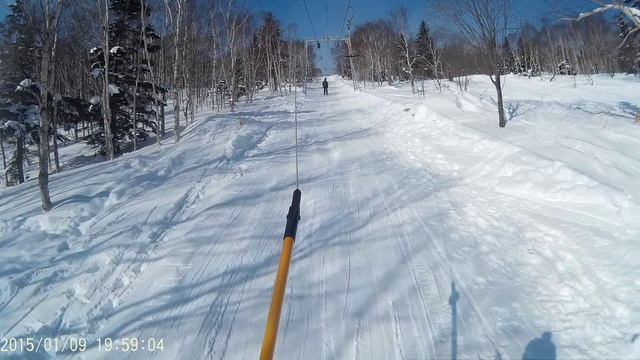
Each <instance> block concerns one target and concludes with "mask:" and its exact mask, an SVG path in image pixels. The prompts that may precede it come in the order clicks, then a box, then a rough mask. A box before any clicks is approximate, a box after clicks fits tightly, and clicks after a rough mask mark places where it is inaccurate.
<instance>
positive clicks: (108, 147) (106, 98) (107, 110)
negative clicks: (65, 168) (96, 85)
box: [102, 0, 116, 160]
mask: <svg viewBox="0 0 640 360" xmlns="http://www.w3.org/2000/svg"><path fill="white" fill-rule="evenodd" d="M103 29H104V50H103V53H104V84H103V89H102V119H103V121H104V145H105V152H106V155H107V160H113V159H114V158H115V157H116V154H115V149H114V146H113V134H112V133H111V100H110V97H111V96H110V94H109V54H110V51H109V2H108V1H107V0H105V19H104V21H103Z"/></svg>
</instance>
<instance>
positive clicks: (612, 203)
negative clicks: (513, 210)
mask: <svg viewBox="0 0 640 360" xmlns="http://www.w3.org/2000/svg"><path fill="white" fill-rule="evenodd" d="M491 182H492V183H493V184H492V185H493V187H494V189H495V190H496V191H498V192H501V193H504V194H509V195H513V196H519V197H522V198H525V199H528V200H531V201H549V202H563V203H566V204H567V205H569V204H570V205H571V206H573V207H574V208H580V207H582V206H584V205H589V206H590V210H591V211H590V212H591V213H592V214H593V211H596V212H598V213H603V214H605V215H606V214H608V215H609V217H616V216H621V215H623V211H624V210H626V209H628V208H629V206H630V203H629V199H628V198H627V196H626V195H625V194H624V192H622V191H621V190H619V189H615V188H613V187H611V186H609V185H606V184H601V183H599V182H598V181H596V180H594V179H592V178H590V177H588V176H586V175H584V174H581V173H579V172H577V171H575V170H573V169H571V168H569V167H568V166H567V165H566V164H564V163H562V162H559V161H549V160H546V159H542V158H536V157H533V156H530V155H528V154H527V155H525V154H523V153H522V151H518V152H516V153H514V154H512V155H510V156H509V157H507V158H506V159H505V160H504V161H502V162H501V165H500V166H499V167H498V168H496V169H495V179H494V180H493V181H491ZM491 182H490V183H491Z"/></svg>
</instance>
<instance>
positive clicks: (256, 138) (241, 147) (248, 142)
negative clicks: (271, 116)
mask: <svg viewBox="0 0 640 360" xmlns="http://www.w3.org/2000/svg"><path fill="white" fill-rule="evenodd" d="M269 127H270V125H269V124H265V123H261V122H258V121H255V120H252V119H240V120H238V121H237V124H236V126H235V129H232V130H231V131H236V134H235V136H233V137H231V140H230V141H228V142H227V144H226V147H225V151H224V157H225V158H226V159H227V160H228V161H233V160H237V159H239V158H241V157H242V156H243V155H244V154H245V153H246V152H248V151H250V150H252V149H254V148H255V147H256V146H258V144H259V143H260V142H261V141H262V140H263V139H264V137H265V135H266V134H267V131H268V130H269Z"/></svg>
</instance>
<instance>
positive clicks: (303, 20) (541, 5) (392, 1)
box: [0, 0, 593, 71]
mask: <svg viewBox="0 0 640 360" xmlns="http://www.w3.org/2000/svg"><path fill="white" fill-rule="evenodd" d="M11 1H12V0H0V5H1V6H0V17H4V16H5V15H6V13H7V6H6V5H7V4H8V3H10V2H11ZM245 1H246V2H247V4H249V6H250V7H252V8H253V9H254V10H256V11H271V12H273V13H274V14H275V15H276V16H277V17H278V19H280V20H281V22H282V25H283V27H284V28H285V29H286V28H287V26H288V25H289V24H291V23H295V24H296V25H297V27H296V30H295V36H296V37H297V38H309V39H311V38H315V36H317V37H319V38H326V37H327V36H329V37H339V35H340V34H339V32H340V28H341V26H342V23H343V19H344V14H345V10H346V6H347V3H348V2H349V0H305V1H306V4H307V7H308V9H309V14H310V16H311V22H309V20H308V18H307V13H306V11H305V7H304V1H303V0H245ZM451 1H452V2H455V1H456V0H451ZM512 1H513V7H514V20H515V22H516V23H521V22H524V21H529V22H531V23H534V24H536V23H537V22H538V20H539V19H540V17H541V16H548V17H550V18H553V17H554V16H557V14H558V13H563V14H569V13H575V12H578V11H580V10H584V9H586V8H589V7H590V6H593V2H592V1H591V0H512ZM238 2H239V3H243V0H238ZM400 5H404V6H405V7H406V8H407V9H408V10H409V14H410V16H411V19H410V20H411V25H412V27H413V28H417V25H418V23H419V22H420V21H421V20H422V19H424V20H426V21H427V23H428V24H429V26H430V27H437V25H438V20H437V17H436V15H434V14H431V13H430V12H431V11H430V9H429V6H428V0H351V6H352V7H353V9H354V10H355V16H354V18H353V22H354V24H355V25H357V24H358V23H362V22H365V21H368V20H375V19H378V18H381V17H386V16H387V15H388V14H389V12H390V11H391V10H392V9H393V8H396V7H398V6H400ZM311 23H312V24H313V28H315V34H316V35H314V32H313V30H312V27H311ZM344 33H346V28H345V29H344V30H343V35H344ZM321 45H322V46H321V49H320V54H319V55H320V57H321V58H322V59H320V58H319V59H318V60H319V61H318V62H319V66H320V67H321V68H322V69H323V71H330V70H331V68H332V67H333V62H332V59H331V55H330V52H329V51H330V48H331V47H332V46H334V45H333V44H321Z"/></svg>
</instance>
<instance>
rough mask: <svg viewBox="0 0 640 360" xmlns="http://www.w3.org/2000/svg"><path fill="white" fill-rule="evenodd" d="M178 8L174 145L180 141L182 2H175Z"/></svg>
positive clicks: (174, 83)
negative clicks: (179, 75)
mask: <svg viewBox="0 0 640 360" xmlns="http://www.w3.org/2000/svg"><path fill="white" fill-rule="evenodd" d="M176 5H177V6H178V13H177V14H176V21H175V41H174V43H175V44H174V46H175V57H174V61H173V101H174V104H173V115H174V120H175V121H174V123H173V127H174V129H173V131H174V132H175V139H176V143H178V142H179V141H180V89H179V88H178V69H179V62H180V27H181V26H182V24H181V20H182V1H181V0H178V1H176Z"/></svg>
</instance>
